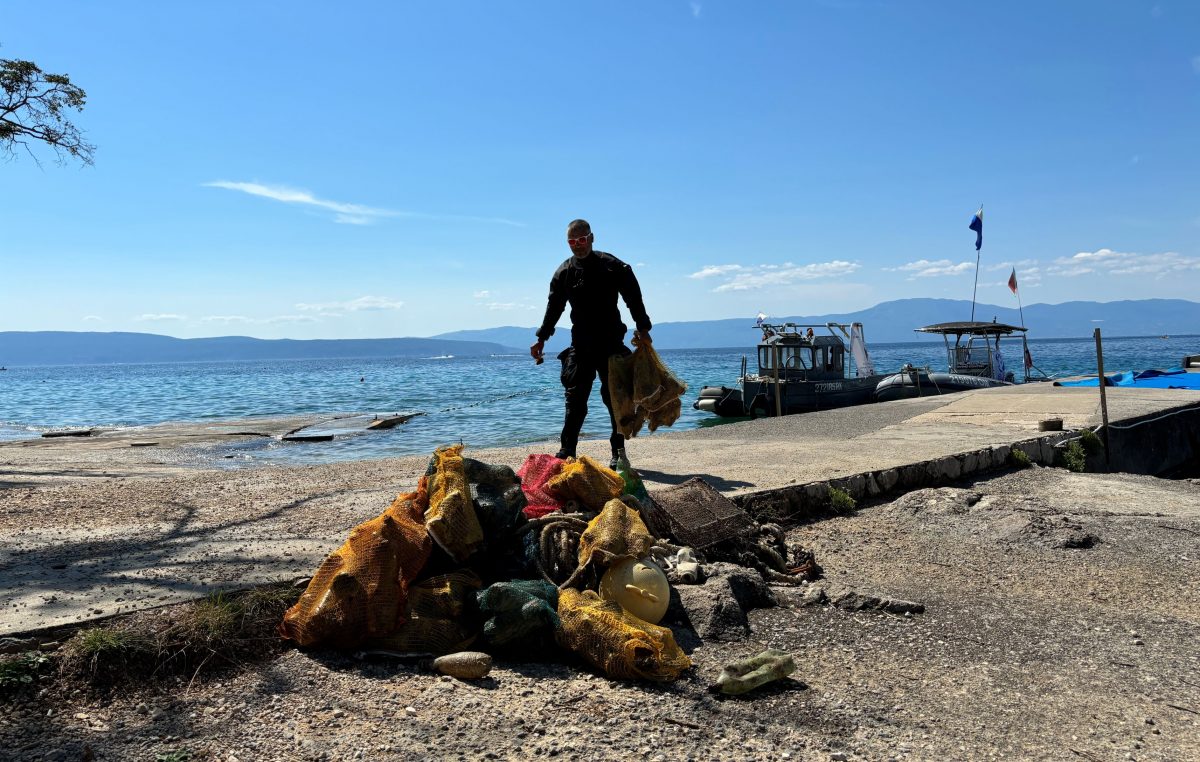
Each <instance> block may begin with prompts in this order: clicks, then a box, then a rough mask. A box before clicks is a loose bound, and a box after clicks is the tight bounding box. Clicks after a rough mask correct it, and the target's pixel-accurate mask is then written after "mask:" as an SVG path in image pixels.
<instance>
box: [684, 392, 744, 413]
mask: <svg viewBox="0 0 1200 762" xmlns="http://www.w3.org/2000/svg"><path fill="white" fill-rule="evenodd" d="M692 407H693V408H695V409H696V410H703V411H704V412H706V413H713V414H714V415H719V416H721V417H722V418H744V417H745V416H746V415H748V413H747V412H746V405H745V403H744V402H743V400H742V390H741V389H738V388H736V387H729V386H706V387H704V388H703V389H701V390H700V394H699V395H698V396H697V397H696V401H695V402H693V403H692Z"/></svg>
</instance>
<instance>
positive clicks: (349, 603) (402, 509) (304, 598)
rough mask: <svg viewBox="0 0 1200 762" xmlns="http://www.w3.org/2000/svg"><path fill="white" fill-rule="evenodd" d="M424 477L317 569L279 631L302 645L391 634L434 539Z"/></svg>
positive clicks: (342, 644)
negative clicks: (429, 530) (424, 517)
mask: <svg viewBox="0 0 1200 762" xmlns="http://www.w3.org/2000/svg"><path fill="white" fill-rule="evenodd" d="M427 502H428V500H427V494H426V492H425V481H424V479H422V480H421V483H420V485H418V487H417V491H416V492H412V493H408V494H404V495H400V496H399V497H397V498H396V500H395V501H394V502H393V503H392V505H391V506H390V507H389V508H388V509H387V510H386V511H384V512H383V513H382V514H381V515H379V516H377V517H376V518H373V519H371V520H370V521H366V522H364V523H362V524H359V525H358V526H357V527H355V528H354V529H353V530H351V532H350V536H349V537H348V538H347V539H346V542H345V543H343V544H342V546H341V547H340V548H338V549H337V550H336V551H334V552H333V553H331V554H330V555H329V557H328V558H326V559H325V561H324V563H322V564H321V566H320V568H318V569H317V571H316V573H315V574H314V575H313V578H312V581H310V582H309V583H308V588H307V589H306V590H305V591H304V593H303V594H302V595H301V596H300V600H299V601H297V602H296V605H294V606H292V607H291V608H290V609H288V610H287V612H286V613H285V614H284V615H283V621H282V622H280V624H279V634H280V635H281V636H283V637H285V638H288V639H291V640H294V641H296V643H298V644H299V645H301V646H312V645H317V644H320V645H327V646H334V647H345V648H349V647H353V646H355V645H357V644H358V643H359V642H361V641H362V640H364V639H367V638H378V637H383V636H386V635H389V634H391V633H392V632H393V631H394V630H395V629H396V627H398V626H399V625H400V624H401V623H402V622H403V620H404V610H405V606H406V604H407V602H408V594H409V585H410V584H411V582H412V580H413V579H415V578H416V576H417V574H418V573H420V571H421V569H422V568H423V567H424V566H425V562H426V561H427V560H428V558H429V553H430V548H431V546H432V543H431V542H430V541H429V535H428V534H427V533H426V532H425V524H424V522H423V521H422V513H423V512H424V510H425V506H426V504H427Z"/></svg>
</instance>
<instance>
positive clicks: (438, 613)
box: [371, 571, 483, 654]
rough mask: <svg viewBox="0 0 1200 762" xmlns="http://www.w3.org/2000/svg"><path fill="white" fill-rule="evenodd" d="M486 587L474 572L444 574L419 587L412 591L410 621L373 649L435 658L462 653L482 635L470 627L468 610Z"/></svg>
mask: <svg viewBox="0 0 1200 762" xmlns="http://www.w3.org/2000/svg"><path fill="white" fill-rule="evenodd" d="M482 586H483V582H482V580H480V579H479V577H478V576H477V575H476V574H475V573H474V572H472V571H457V572H451V573H450V574H440V575H438V576H436V577H430V578H429V579H426V580H422V581H421V582H418V583H416V584H415V585H413V586H412V587H411V588H409V591H408V605H407V607H406V608H405V615H406V619H407V621H406V622H404V624H402V625H400V628H399V629H398V630H396V631H395V632H394V633H392V634H391V635H389V636H387V637H385V638H377V639H375V640H373V641H371V645H372V646H373V647H375V648H387V649H392V650H396V651H419V652H428V653H433V654H448V653H454V652H456V651H462V650H463V649H465V648H466V647H467V646H469V645H471V643H472V642H474V640H475V637H476V635H478V631H477V630H475V629H474V628H472V627H471V625H470V617H469V616H468V612H469V608H468V607H469V605H470V600H471V597H472V596H474V595H475V592H476V591H477V590H479V588H480V587H482Z"/></svg>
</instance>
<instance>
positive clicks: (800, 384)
mask: <svg viewBox="0 0 1200 762" xmlns="http://www.w3.org/2000/svg"><path fill="white" fill-rule="evenodd" d="M880 378H881V377H880V376H867V377H864V378H846V379H842V380H834V381H797V380H791V381H788V382H786V383H783V382H781V383H780V384H779V387H780V388H781V389H782V393H781V394H780V398H779V408H780V412H781V413H782V414H783V415H794V414H796V413H809V412H812V411H814V410H830V409H833V408H838V407H852V406H854V405H863V404H866V403H868V402H872V401H873V393H874V391H875V387H876V385H877V384H878V383H879V380H880ZM774 390H775V382H774V381H773V380H770V379H767V380H758V381H755V380H751V379H747V380H746V381H745V382H744V383H743V393H742V396H743V398H744V399H745V400H746V401H747V402H746V411H747V414H748V415H754V416H759V415H762V416H773V415H775V395H774Z"/></svg>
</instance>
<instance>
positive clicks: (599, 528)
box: [579, 499, 654, 567]
mask: <svg viewBox="0 0 1200 762" xmlns="http://www.w3.org/2000/svg"><path fill="white" fill-rule="evenodd" d="M653 544H654V536H653V535H651V534H650V530H648V529H646V524H645V523H644V522H643V521H642V517H641V515H639V514H638V512H637V511H635V510H634V509H632V508H630V507H629V506H628V505H626V504H625V503H624V502H622V501H621V500H617V499H613V500H609V501H608V502H607V503H605V505H604V510H602V511H601V512H600V515H598V516H596V518H594V519H592V520H591V521H590V522H588V525H587V529H585V530H583V534H581V535H580V536H579V565H580V566H581V567H582V566H586V565H587V564H589V563H591V562H592V561H596V563H597V564H598V565H599V566H601V567H608V566H611V565H612V564H613V563H614V562H615V561H619V560H621V559H622V558H645V557H646V556H647V555H649V553H650V546H652V545H653Z"/></svg>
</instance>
